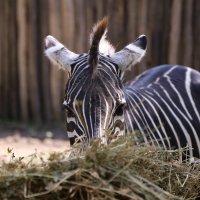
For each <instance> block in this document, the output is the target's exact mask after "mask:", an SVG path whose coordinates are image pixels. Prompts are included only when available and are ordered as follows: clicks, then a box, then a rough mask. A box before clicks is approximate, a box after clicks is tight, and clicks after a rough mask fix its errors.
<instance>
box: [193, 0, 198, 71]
mask: <svg viewBox="0 0 200 200" xmlns="http://www.w3.org/2000/svg"><path fill="white" fill-rule="evenodd" d="M193 9H194V10H193V26H192V27H193V29H194V31H193V33H194V35H193V37H194V38H193V64H192V65H193V66H194V67H195V68H196V69H198V70H200V56H199V52H200V37H199V36H200V24H199V22H200V14H199V13H200V1H198V0H195V1H194V6H193Z"/></svg>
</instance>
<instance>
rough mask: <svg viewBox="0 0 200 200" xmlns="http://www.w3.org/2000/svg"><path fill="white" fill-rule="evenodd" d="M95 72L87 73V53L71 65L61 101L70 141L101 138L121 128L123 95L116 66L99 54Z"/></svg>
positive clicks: (106, 138) (88, 70)
mask: <svg viewBox="0 0 200 200" xmlns="http://www.w3.org/2000/svg"><path fill="white" fill-rule="evenodd" d="M96 70H97V71H96V76H95V77H94V78H92V77H91V70H90V65H88V55H83V56H80V57H79V58H78V59H76V61H75V63H73V64H72V65H71V73H72V74H71V76H70V78H69V80H68V83H67V85H66V90H65V99H64V102H63V105H64V107H65V109H66V111H67V129H68V135H69V137H70V138H71V141H73V140H74V138H79V139H80V140H81V141H82V142H83V143H86V142H87V141H88V139H90V138H97V137H99V138H102V141H103V142H104V143H106V142H107V141H109V139H110V138H111V136H110V135H112V136H115V135H119V134H121V133H122V132H123V131H124V112H123V108H124V105H125V103H126V102H125V97H124V91H123V86H122V84H121V80H120V77H119V75H120V70H119V68H118V66H117V65H116V64H115V63H113V62H112V61H111V59H110V58H108V57H106V56H100V57H99V64H98V66H97V69H96Z"/></svg>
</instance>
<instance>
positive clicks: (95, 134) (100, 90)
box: [45, 18, 200, 159]
mask: <svg viewBox="0 0 200 200" xmlns="http://www.w3.org/2000/svg"><path fill="white" fill-rule="evenodd" d="M107 26H108V19H107V18H104V19H103V20H102V21H100V22H98V23H97V24H96V25H95V26H94V27H93V30H92V33H91V35H90V49H89V52H88V53H82V54H76V53H74V52H72V51H70V50H69V49H67V48H66V47H65V46H64V45H63V44H62V43H60V42H59V41H58V40H57V39H55V38H54V37H53V36H51V35H48V36H47V37H46V38H45V54H46V56H47V57H48V58H49V59H50V60H51V61H52V62H53V63H55V64H56V65H58V66H59V67H60V68H62V69H63V70H65V71H67V73H68V74H69V79H68V81H67V84H66V89H65V97H64V102H63V106H64V108H65V109H66V119H67V122H66V124H67V133H68V137H69V139H70V144H73V143H74V142H75V140H80V141H81V142H82V143H84V144H88V142H89V141H90V140H91V139H93V138H101V140H102V142H103V143H107V142H109V141H110V138H111V139H112V138H115V137H117V136H120V135H125V134H127V133H130V134H131V133H132V134H133V136H134V138H135V141H136V143H144V144H147V145H152V146H155V147H160V148H164V149H165V150H167V149H173V148H177V149H178V150H179V151H180V153H181V149H182V148H184V147H187V148H188V154H189V155H188V156H189V158H190V159H193V158H194V157H200V138H199V136H200V73H199V72H198V71H196V70H194V69H191V68H189V67H186V66H180V65H169V64H166V65H160V66H156V67H154V68H151V69H149V70H147V71H145V72H143V73H142V74H140V75H138V76H137V77H136V78H134V79H133V80H132V81H131V82H130V83H128V84H123V83H122V74H123V73H124V72H125V71H126V70H129V69H131V68H132V67H133V66H134V65H135V64H136V63H138V62H140V61H141V59H142V58H143V57H144V55H145V53H146V49H147V38H146V36H145V35H141V36H139V37H138V38H137V39H136V40H135V41H134V42H132V43H130V44H128V45H126V46H125V47H124V48H123V49H122V50H120V51H118V52H115V48H114V47H113V45H112V44H111V43H110V42H109V41H108V40H107V39H106V33H107ZM110 136H112V137H110Z"/></svg>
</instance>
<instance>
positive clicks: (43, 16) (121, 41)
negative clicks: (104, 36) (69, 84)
mask: <svg viewBox="0 0 200 200" xmlns="http://www.w3.org/2000/svg"><path fill="white" fill-rule="evenodd" d="M105 15H108V16H109V22H110V25H109V33H108V37H109V38H110V40H111V41H112V42H113V43H114V45H115V46H116V47H117V49H118V50H119V49H120V48H121V47H123V46H124V45H125V44H127V43H129V42H131V41H133V40H134V39H135V38H136V37H137V36H138V35H140V34H143V33H144V34H146V35H147V37H148V53H147V55H146V58H145V59H144V61H143V62H142V63H141V64H140V65H137V67H135V68H134V70H133V72H132V75H131V76H132V77H133V76H134V75H135V74H138V73H140V72H142V71H144V70H145V69H147V68H150V67H152V66H154V65H158V64H164V63H173V64H174V63H178V64H184V65H188V66H193V67H194V68H196V69H200V23H199V22H200V1H199V0H1V1H0V119H6V120H21V121H34V122H38V123H43V122H51V121H52V120H60V119H61V118H62V117H63V113H64V112H63V111H62V106H61V105H62V101H63V92H64V87H65V82H66V76H65V73H64V72H63V71H59V70H58V69H57V68H56V67H53V66H50V64H49V62H48V60H47V59H46V58H45V56H44V53H43V39H44V37H45V36H46V35H48V34H51V35H54V36H55V37H57V38H58V39H59V40H60V41H62V42H64V43H65V44H66V45H67V47H68V48H69V49H71V50H73V51H75V52H87V51H88V37H89V32H90V30H91V28H92V25H93V24H94V23H95V22H96V21H97V20H98V19H102V18H103V16H105ZM129 78H130V77H129Z"/></svg>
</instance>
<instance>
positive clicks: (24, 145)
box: [0, 127, 70, 160]
mask: <svg viewBox="0 0 200 200" xmlns="http://www.w3.org/2000/svg"><path fill="white" fill-rule="evenodd" d="M69 147H70V145H69V141H68V139H67V134H66V133H65V130H62V129H45V130H32V129H30V128H16V127H15V128H11V129H8V128H6V129H5V128H0V160H4V159H5V160H7V159H8V157H10V156H11V153H8V152H9V151H11V152H12V153H14V156H15V157H24V156H28V155H31V154H33V153H36V152H37V153H50V152H59V151H64V150H66V149H68V148H69Z"/></svg>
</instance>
